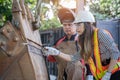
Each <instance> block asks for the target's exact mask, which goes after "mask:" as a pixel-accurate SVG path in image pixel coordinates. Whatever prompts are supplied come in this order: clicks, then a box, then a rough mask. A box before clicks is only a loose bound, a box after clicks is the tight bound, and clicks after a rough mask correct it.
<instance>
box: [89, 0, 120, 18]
mask: <svg viewBox="0 0 120 80" xmlns="http://www.w3.org/2000/svg"><path fill="white" fill-rule="evenodd" d="M97 1H98V2H97V3H92V4H91V5H90V9H91V11H93V12H94V13H95V15H96V17H97V18H98V19H105V18H120V0H97Z"/></svg>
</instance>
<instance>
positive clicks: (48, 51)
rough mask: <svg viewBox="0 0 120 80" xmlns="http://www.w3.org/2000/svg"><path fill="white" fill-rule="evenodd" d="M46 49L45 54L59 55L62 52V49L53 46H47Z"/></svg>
mask: <svg viewBox="0 0 120 80" xmlns="http://www.w3.org/2000/svg"><path fill="white" fill-rule="evenodd" d="M45 49H46V50H44V51H43V52H44V55H45V56H49V55H53V56H57V55H59V54H60V51H59V50H57V49H55V48H53V47H45Z"/></svg>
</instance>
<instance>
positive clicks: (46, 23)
mask: <svg viewBox="0 0 120 80" xmlns="http://www.w3.org/2000/svg"><path fill="white" fill-rule="evenodd" d="M60 25H61V24H60V22H59V20H58V19H57V17H54V18H52V19H48V20H43V21H42V25H41V28H40V29H41V30H46V29H52V28H57V27H60Z"/></svg>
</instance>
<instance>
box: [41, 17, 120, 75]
mask: <svg viewBox="0 0 120 80" xmlns="http://www.w3.org/2000/svg"><path fill="white" fill-rule="evenodd" d="M96 25H97V27H98V28H103V29H107V30H108V31H110V33H111V34H112V35H113V38H114V40H115V42H116V44H117V45H118V47H119V49H120V19H116V20H107V21H97V23H96ZM40 34H41V40H42V43H43V45H46V46H52V45H53V44H54V43H55V41H57V40H58V39H59V38H60V37H62V36H63V35H64V32H63V29H62V28H57V29H50V30H45V31H40ZM46 63H47V68H48V72H49V74H52V75H57V67H56V63H50V62H48V61H47V60H46Z"/></svg>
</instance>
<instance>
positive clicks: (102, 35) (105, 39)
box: [98, 30, 120, 60]
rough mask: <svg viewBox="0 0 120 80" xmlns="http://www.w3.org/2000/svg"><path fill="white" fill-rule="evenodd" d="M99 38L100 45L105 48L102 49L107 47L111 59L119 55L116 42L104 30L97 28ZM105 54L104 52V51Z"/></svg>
mask: <svg viewBox="0 0 120 80" xmlns="http://www.w3.org/2000/svg"><path fill="white" fill-rule="evenodd" d="M98 35H99V40H100V41H101V44H102V46H104V47H105V48H104V49H102V48H101V49H102V50H104V51H105V49H107V52H108V53H107V54H109V55H111V56H110V57H111V59H115V60H116V59H118V57H120V52H119V50H118V47H117V45H116V43H115V42H114V39H113V38H112V37H111V36H110V35H109V34H108V33H107V32H106V31H105V30H99V34H98ZM104 54H105V53H104Z"/></svg>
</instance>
